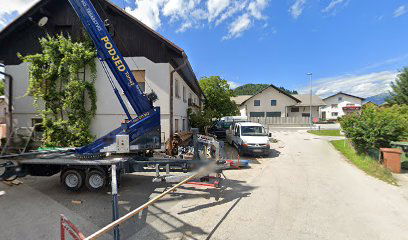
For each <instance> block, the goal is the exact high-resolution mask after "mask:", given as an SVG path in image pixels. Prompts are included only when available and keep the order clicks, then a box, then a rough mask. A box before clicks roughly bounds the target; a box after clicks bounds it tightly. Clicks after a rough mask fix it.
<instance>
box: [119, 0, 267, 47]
mask: <svg viewBox="0 0 408 240" xmlns="http://www.w3.org/2000/svg"><path fill="white" fill-rule="evenodd" d="M134 1H135V5H136V8H134V9H131V8H130V7H127V8H126V11H128V12H129V13H131V14H133V15H134V16H135V17H136V18H138V19H139V20H141V21H142V22H144V23H145V24H146V25H148V26H150V27H151V28H153V29H155V30H157V29H158V28H160V26H161V25H162V21H163V18H169V19H170V23H171V24H176V25H178V27H177V30H176V32H178V33H181V32H185V31H187V30H188V29H190V28H199V27H203V26H204V25H205V24H207V25H208V26H210V27H211V26H215V27H219V26H220V25H221V24H222V23H224V22H227V21H228V25H227V26H228V28H227V29H228V33H227V35H226V36H224V38H223V39H232V38H236V37H239V36H241V35H242V34H243V32H244V31H246V30H248V29H249V28H250V27H251V26H252V25H253V24H252V23H255V22H258V21H264V20H265V19H266V16H265V15H264V11H265V9H266V8H267V6H268V4H269V1H270V0H148V1H147V0H134Z"/></svg>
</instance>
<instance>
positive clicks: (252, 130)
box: [241, 126, 268, 136]
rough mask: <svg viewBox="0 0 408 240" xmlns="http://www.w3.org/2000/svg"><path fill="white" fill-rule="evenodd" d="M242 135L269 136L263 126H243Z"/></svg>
mask: <svg viewBox="0 0 408 240" xmlns="http://www.w3.org/2000/svg"><path fill="white" fill-rule="evenodd" d="M241 135H242V136H268V134H267V133H266V131H265V129H264V128H263V127H261V126H242V129H241Z"/></svg>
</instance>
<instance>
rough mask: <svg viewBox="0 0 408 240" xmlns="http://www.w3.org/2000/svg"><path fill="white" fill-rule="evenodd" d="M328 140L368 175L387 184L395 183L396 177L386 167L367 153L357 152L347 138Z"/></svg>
mask: <svg viewBox="0 0 408 240" xmlns="http://www.w3.org/2000/svg"><path fill="white" fill-rule="evenodd" d="M330 142H331V144H333V146H334V147H335V148H336V149H337V150H338V151H340V152H341V153H342V154H343V155H344V156H345V157H346V158H348V159H349V160H350V162H352V163H353V164H354V165H356V166H357V167H358V168H360V169H361V170H363V171H364V172H366V173H367V174H368V175H371V176H373V177H376V178H378V179H380V180H383V181H384V182H387V183H389V184H392V185H397V181H396V179H395V178H394V177H393V176H392V174H391V172H390V171H389V170H388V169H386V168H384V167H383V166H382V165H381V164H380V163H378V162H377V161H376V160H374V159H372V158H371V157H369V156H367V155H361V154H357V152H356V151H355V150H354V148H353V147H352V146H351V144H350V143H349V142H348V141H347V140H335V141H330Z"/></svg>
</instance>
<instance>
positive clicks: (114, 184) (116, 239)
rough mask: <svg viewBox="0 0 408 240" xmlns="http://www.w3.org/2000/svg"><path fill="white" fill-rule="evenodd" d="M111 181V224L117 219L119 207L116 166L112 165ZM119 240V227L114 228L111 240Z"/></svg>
mask: <svg viewBox="0 0 408 240" xmlns="http://www.w3.org/2000/svg"><path fill="white" fill-rule="evenodd" d="M111 175H112V181H111V187H112V220H113V222H114V221H116V220H118V219H119V205H118V183H117V178H116V165H115V164H113V165H112V169H111ZM119 239H120V232H119V226H116V227H115V228H114V230H113V240H119Z"/></svg>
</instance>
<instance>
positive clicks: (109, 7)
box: [0, 0, 204, 95]
mask: <svg viewBox="0 0 408 240" xmlns="http://www.w3.org/2000/svg"><path fill="white" fill-rule="evenodd" d="M91 2H92V3H93V4H94V6H95V8H96V10H97V11H98V13H99V14H100V15H101V17H102V18H103V19H104V18H106V16H120V17H122V18H123V19H126V21H129V22H131V23H132V25H129V26H127V27H129V29H135V28H137V29H138V31H140V32H143V33H144V36H139V37H140V41H144V42H145V43H146V44H148V43H149V41H150V42H151V41H153V39H154V41H157V45H158V47H157V49H153V50H151V49H149V50H146V51H150V52H149V53H151V56H152V57H154V58H158V56H159V55H158V54H161V55H164V54H162V53H158V52H159V51H162V49H167V50H168V53H167V55H168V56H165V57H164V58H165V59H167V60H166V61H167V62H169V63H170V64H171V65H172V66H173V67H174V68H177V67H178V66H180V65H182V64H183V63H184V60H183V55H184V56H187V55H186V54H185V52H184V50H183V49H182V48H180V47H179V46H177V45H176V44H174V43H173V42H171V41H170V40H168V39H167V38H165V37H163V36H162V35H161V34H159V33H158V32H156V31H154V30H153V29H151V28H150V27H148V26H146V25H145V24H144V23H142V22H141V21H139V20H138V19H137V18H135V17H134V16H132V15H131V14H129V13H127V12H126V11H124V10H123V9H121V8H119V7H118V6H116V5H115V4H113V3H112V2H111V1H109V0H91ZM55 5H57V7H59V8H60V9H61V8H65V9H67V8H71V6H70V4H69V3H68V1H67V0H39V1H38V2H37V3H35V4H34V5H33V6H32V7H30V8H29V9H28V10H27V11H25V12H24V13H22V14H21V15H20V16H19V17H17V18H16V19H15V20H13V21H12V22H11V23H10V24H8V25H7V26H6V27H5V28H4V29H3V30H1V31H0V45H3V46H4V45H5V43H4V41H6V40H7V41H8V42H10V37H9V35H12V36H13V39H17V40H19V39H21V38H24V37H23V34H34V36H35V38H39V37H41V36H43V35H45V34H47V33H50V34H52V33H53V31H50V32H49V31H48V30H46V28H48V27H50V26H49V25H52V24H47V25H46V26H45V29H44V30H40V29H39V27H38V26H36V24H35V22H36V21H38V20H39V19H37V18H38V16H39V15H42V16H48V17H50V16H52V17H53V18H54V19H56V18H66V17H67V16H68V17H69V16H70V14H69V15H67V16H65V15H64V16H56V15H55V14H56V13H55V12H54V11H50V10H49V9H47V8H48V7H49V6H52V7H55ZM101 9H102V10H101ZM71 10H72V12H73V9H72V8H71ZM71 10H70V11H71ZM65 13H66V12H64V14H65ZM75 17H76V19H63V20H61V19H59V22H58V24H61V26H62V27H64V26H75V27H76V26H77V25H75V24H77V22H78V21H79V20H78V17H77V16H76V15H75ZM53 18H50V20H51V21H52V20H53ZM111 20H112V19H111ZM53 24H54V23H53ZM81 27H82V25H81ZM121 27H122V29H123V26H116V27H115V28H118V29H119V28H121ZM21 29H24V30H21ZM28 29H34V30H32V31H34V33H31V32H30V33H26V32H25V31H26V30H28ZM14 32H19V34H18V35H17V36H16V35H15V34H14V35H13V33H14ZM71 36H72V35H71ZM145 36H149V38H146V37H145ZM8 37H9V39H7V38H8ZM30 37H32V36H30ZM127 37H128V38H129V39H134V38H135V37H138V36H134V35H132V36H127ZM7 41H6V42H7ZM26 41H27V40H26ZM155 43H156V42H155ZM116 44H117V45H118V47H119V49H120V50H121V52H122V54H123V55H124V57H128V56H127V52H126V51H123V50H124V49H126V48H127V47H128V46H129V43H127V44H123V43H122V42H121V41H119V42H118V41H117V42H116ZM130 44H131V43H130ZM146 44H145V45H146ZM122 45H124V46H122ZM136 45H138V46H137V48H141V49H142V50H143V49H144V48H145V46H144V45H142V46H140V42H137V43H135V46H136ZM120 46H122V49H121V48H120ZM19 47H20V48H19V49H18V51H19V52H21V53H22V54H23V55H24V54H27V53H28V54H32V53H31V52H30V51H25V50H27V49H24V48H29V47H32V46H27V44H26V43H25V42H24V41H21V43H20V45H19ZM35 47H37V48H38V47H39V46H38V45H37V46H35ZM21 48H22V49H21ZM20 49H21V50H20ZM0 50H1V49H0ZM3 50H4V51H0V53H1V54H0V57H2V59H0V60H5V61H6V62H5V64H18V63H16V60H15V59H16V52H12V51H14V49H12V50H11V49H3ZM130 51H132V50H130ZM130 51H129V52H130ZM2 54H3V55H2ZM142 54H144V53H142ZM161 55H160V56H161ZM10 56H13V57H14V59H12V60H7V58H11V57H10ZM132 56H134V55H132ZM145 56H146V55H145ZM4 57H5V58H6V59H4ZM161 59H163V57H161ZM7 61H10V62H11V63H7ZM152 61H154V60H152ZM154 62H155V61H154ZM159 62H163V61H159ZM178 72H179V73H180V75H182V76H183V78H184V77H185V78H186V81H187V84H189V86H190V88H192V89H193V90H194V91H195V92H196V93H198V94H201V95H204V94H203V92H202V89H201V88H200V87H199V83H198V80H197V77H196V75H195V73H194V71H193V69H192V67H191V64H190V62H189V61H188V59H187V64H186V66H185V67H183V68H182V69H180V70H179V71H178Z"/></svg>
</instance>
